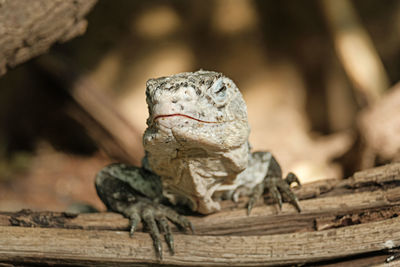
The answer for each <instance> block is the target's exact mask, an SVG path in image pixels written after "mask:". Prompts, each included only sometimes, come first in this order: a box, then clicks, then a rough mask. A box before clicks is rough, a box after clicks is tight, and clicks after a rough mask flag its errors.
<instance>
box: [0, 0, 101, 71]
mask: <svg viewBox="0 0 400 267" xmlns="http://www.w3.org/2000/svg"><path fill="white" fill-rule="evenodd" d="M95 3H96V0H34V1H26V0H2V1H0V76H1V75H3V74H4V73H6V71H7V69H8V68H10V67H11V68H12V67H15V66H17V65H18V64H20V63H22V62H25V61H27V60H28V59H31V58H32V57H34V56H37V55H40V54H43V53H44V52H46V51H47V50H48V49H49V48H50V46H51V45H53V44H55V43H57V42H59V43H62V42H66V41H68V40H70V39H72V38H74V37H76V36H78V35H81V34H83V33H84V32H85V31H86V26H87V21H86V20H85V15H86V14H87V13H88V12H89V11H90V10H91V8H92V7H93V6H94V4H95Z"/></svg>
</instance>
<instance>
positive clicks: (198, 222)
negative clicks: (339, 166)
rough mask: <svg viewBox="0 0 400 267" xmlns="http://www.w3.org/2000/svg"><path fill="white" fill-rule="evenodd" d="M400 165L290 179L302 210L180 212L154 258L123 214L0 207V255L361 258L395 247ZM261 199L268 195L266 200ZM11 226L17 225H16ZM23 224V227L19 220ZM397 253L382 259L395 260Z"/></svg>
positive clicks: (214, 261)
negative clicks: (339, 176) (171, 240)
mask: <svg viewBox="0 0 400 267" xmlns="http://www.w3.org/2000/svg"><path fill="white" fill-rule="evenodd" d="M399 184H400V164H398V163H397V164H391V165H386V166H382V167H378V168H375V169H370V170H366V171H362V172H358V173H356V174H355V175H354V176H352V177H350V178H349V179H346V180H342V181H339V180H325V181H319V182H315V183H311V184H307V185H304V186H303V187H302V188H295V191H296V194H297V195H298V196H299V198H300V199H301V201H300V203H301V206H302V212H301V213H297V212H296V211H295V209H294V208H293V207H292V206H290V205H289V204H285V205H284V206H283V209H282V211H281V212H278V211H277V209H276V207H275V206H274V205H265V204H264V203H262V201H260V203H258V205H257V207H255V208H254V210H253V212H252V214H251V215H250V216H246V212H245V209H244V208H243V207H244V206H245V201H246V199H241V200H240V202H239V203H236V204H235V203H232V202H230V201H225V202H223V210H222V211H221V212H219V213H216V214H212V215H208V216H189V218H190V219H191V220H192V222H193V224H194V226H195V228H196V233H195V234H194V235H192V234H185V233H180V232H178V231H177V229H174V231H175V250H176V254H175V255H173V256H172V255H170V254H169V253H168V251H167V246H166V244H164V250H165V251H164V258H163V260H162V261H159V260H157V259H156V257H155V254H154V249H153V244H152V241H151V239H150V237H149V235H148V234H147V233H142V232H137V233H136V234H135V236H134V238H130V237H129V234H128V232H127V231H126V230H127V229H128V220H127V219H125V218H123V217H122V216H120V215H118V214H114V213H97V214H95V213H93V214H80V215H74V214H67V213H54V212H31V211H28V210H24V211H20V212H18V213H1V214H0V262H3V263H10V264H17V263H18V264H26V263H35V264H36V263H45V264H71V265H76V264H79V265H93V264H96V265H108V266H109V265H131V264H135V265H146V264H149V263H153V264H167V265H178V266H189V265H213V266H215V265H220V266H224V265H225V266H226V265H231V266H245V265H247V266H250V265H251V266H254V265H262V266H274V265H278V264H318V265H320V266H325V265H326V266H340V265H343V264H351V265H352V266H370V265H373V264H377V265H380V264H383V263H384V260H385V258H386V257H387V255H388V250H389V249H392V248H395V247H398V246H400V218H399V217H398V214H399V212H400V206H399V204H400V187H399V186H398V185H399ZM266 202H267V203H268V202H269V199H266ZM16 226H20V227H16ZM21 226H22V227H21ZM395 263H396V262H393V263H391V266H394V265H393V264H395Z"/></svg>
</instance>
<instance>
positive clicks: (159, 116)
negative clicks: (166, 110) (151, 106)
mask: <svg viewBox="0 0 400 267" xmlns="http://www.w3.org/2000/svg"><path fill="white" fill-rule="evenodd" d="M175 116H181V117H185V118H188V119H191V120H195V121H198V122H203V123H218V122H216V121H203V120H200V119H196V118H193V117H191V116H189V115H185V114H180V113H174V114H167V115H157V116H156V117H155V118H154V121H155V120H157V119H161V118H168V117H175Z"/></svg>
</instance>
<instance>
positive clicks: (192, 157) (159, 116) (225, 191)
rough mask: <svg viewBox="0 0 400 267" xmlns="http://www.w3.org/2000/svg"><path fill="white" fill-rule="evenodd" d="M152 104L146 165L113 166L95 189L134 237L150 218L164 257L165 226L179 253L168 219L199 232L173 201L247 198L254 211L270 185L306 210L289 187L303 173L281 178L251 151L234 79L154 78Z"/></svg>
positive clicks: (202, 75)
mask: <svg viewBox="0 0 400 267" xmlns="http://www.w3.org/2000/svg"><path fill="white" fill-rule="evenodd" d="M146 101H147V104H148V108H149V118H148V119H147V126H148V127H147V129H146V131H145V133H144V135H143V145H144V149H145V152H146V156H145V158H144V159H143V162H142V167H134V166H127V165H124V164H112V165H109V166H107V167H105V168H104V169H103V170H101V171H100V172H99V173H98V174H97V177H96V189H97V192H98V194H99V196H100V198H101V199H102V201H103V202H104V203H105V204H106V206H107V208H108V209H109V210H112V211H116V212H119V213H121V214H123V215H124V216H126V217H127V218H129V219H130V220H131V235H132V234H133V232H134V230H135V228H136V226H137V224H138V223H139V222H140V221H144V223H145V224H146V225H147V227H148V228H149V231H150V234H151V236H152V238H153V240H154V246H155V249H156V253H157V255H158V257H159V258H162V247H161V241H160V230H161V232H163V233H164V235H165V239H166V241H167V244H168V246H169V248H170V251H171V253H173V252H174V248H173V236H172V234H171V232H170V229H169V226H168V223H167V219H168V220H170V221H172V222H174V223H176V224H177V225H179V226H181V228H183V229H185V228H191V229H192V230H193V227H192V226H191V224H190V222H189V221H188V220H187V219H186V218H185V217H183V216H180V215H179V214H178V213H177V212H176V211H175V210H174V209H173V208H171V207H173V205H177V204H179V205H186V206H188V207H189V208H190V209H191V210H193V211H195V212H199V213H202V214H208V213H212V212H216V211H218V210H219V209H220V205H219V202H218V201H219V200H220V199H221V197H222V196H230V197H232V198H233V199H237V198H238V197H239V196H240V195H248V196H250V200H249V204H248V214H250V211H251V209H252V207H253V205H254V203H255V202H256V201H257V199H258V198H260V197H261V195H262V194H263V193H264V190H265V189H268V191H269V193H270V194H271V196H272V198H273V199H274V200H275V201H276V202H277V203H278V204H279V207H281V206H282V196H281V194H282V195H283V197H284V198H285V199H287V200H288V201H290V202H291V203H292V204H293V205H294V206H295V207H296V208H297V210H298V211H300V206H299V204H298V201H297V198H296V196H295V195H294V194H293V193H292V192H291V190H290V184H291V183H292V182H296V183H297V184H299V180H298V179H297V177H296V176H295V175H294V174H293V173H289V174H288V176H287V177H286V178H285V179H282V171H281V168H280V166H279V164H278V163H277V161H276V160H275V158H274V157H273V156H272V155H271V154H270V153H269V152H253V153H250V145H249V142H248V136H249V133H250V128H249V125H248V121H247V108H246V104H245V102H244V100H243V97H242V95H241V93H240V91H239V89H238V88H237V87H236V85H235V84H234V83H233V81H232V80H230V79H229V78H227V77H225V76H223V75H222V74H221V73H217V72H211V71H202V70H200V71H197V72H193V73H192V72H186V73H180V74H176V75H173V76H169V77H161V78H158V79H150V80H149V81H148V82H147V88H146ZM157 224H158V225H159V227H158V226H157ZM159 228H160V229H159Z"/></svg>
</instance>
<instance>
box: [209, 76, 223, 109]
mask: <svg viewBox="0 0 400 267" xmlns="http://www.w3.org/2000/svg"><path fill="white" fill-rule="evenodd" d="M211 93H212V97H213V99H214V101H215V103H216V104H217V105H223V104H225V102H226V99H227V87H226V85H225V84H224V83H223V82H222V80H218V81H216V82H215V83H214V84H213V85H212V88H211Z"/></svg>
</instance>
